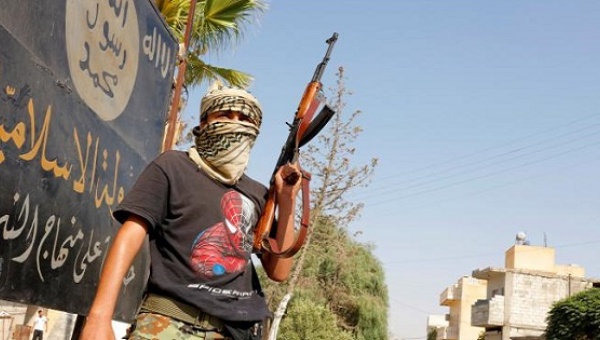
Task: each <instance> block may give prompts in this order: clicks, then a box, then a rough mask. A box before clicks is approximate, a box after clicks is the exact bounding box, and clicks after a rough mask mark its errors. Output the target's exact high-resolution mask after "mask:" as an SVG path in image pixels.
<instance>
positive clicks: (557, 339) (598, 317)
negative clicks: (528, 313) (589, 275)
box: [546, 288, 600, 340]
mask: <svg viewBox="0 0 600 340" xmlns="http://www.w3.org/2000/svg"><path fill="white" fill-rule="evenodd" d="M546 321H547V323H548V325H547V328H546V339H547V340H598V339H600V289H597V288H593V289H588V290H585V291H583V292H580V293H578V294H575V295H573V296H571V297H569V298H566V299H564V300H561V301H558V302H556V303H555V304H554V305H553V306H552V309H551V310H550V312H549V313H548V317H547V318H546Z"/></svg>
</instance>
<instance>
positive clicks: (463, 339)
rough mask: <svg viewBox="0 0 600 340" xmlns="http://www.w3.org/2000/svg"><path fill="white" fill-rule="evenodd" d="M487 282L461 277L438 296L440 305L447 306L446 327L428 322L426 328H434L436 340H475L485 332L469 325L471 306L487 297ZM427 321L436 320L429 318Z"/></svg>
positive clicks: (480, 328)
mask: <svg viewBox="0 0 600 340" xmlns="http://www.w3.org/2000/svg"><path fill="white" fill-rule="evenodd" d="M486 292H487V281H485V280H479V279H476V278H474V277H470V276H463V277H462V278H460V279H459V280H458V281H457V282H456V283H455V284H453V285H452V286H450V287H448V288H446V289H445V290H444V291H443V292H442V294H440V305H442V306H448V307H449V309H450V311H449V313H448V314H447V315H446V316H445V320H446V321H447V324H446V325H442V326H438V325H434V324H432V323H431V322H430V321H428V328H429V329H431V328H432V327H435V329H436V332H437V338H436V339H437V340H476V339H477V337H478V336H479V334H481V333H482V332H483V331H485V329H484V328H482V327H475V326H472V325H471V306H472V305H473V304H474V303H475V301H477V300H478V299H484V298H485V297H486V296H487V295H486ZM429 320H438V319H436V318H433V316H430V318H429Z"/></svg>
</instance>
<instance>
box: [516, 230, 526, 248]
mask: <svg viewBox="0 0 600 340" xmlns="http://www.w3.org/2000/svg"><path fill="white" fill-rule="evenodd" d="M515 244H519V245H525V246H528V245H529V240H528V239H527V234H526V233H525V232H524V231H519V232H518V233H517V236H516V237H515Z"/></svg>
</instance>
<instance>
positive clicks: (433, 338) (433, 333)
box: [427, 328, 479, 340]
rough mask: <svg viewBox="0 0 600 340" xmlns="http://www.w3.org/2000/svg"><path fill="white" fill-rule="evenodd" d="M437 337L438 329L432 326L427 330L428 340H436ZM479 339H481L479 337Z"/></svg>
mask: <svg viewBox="0 0 600 340" xmlns="http://www.w3.org/2000/svg"><path fill="white" fill-rule="evenodd" d="M436 339H437V329H435V328H432V329H430V330H429V332H427V340H436ZM477 340H479V339H477Z"/></svg>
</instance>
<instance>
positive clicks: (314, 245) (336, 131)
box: [267, 67, 388, 340]
mask: <svg viewBox="0 0 600 340" xmlns="http://www.w3.org/2000/svg"><path fill="white" fill-rule="evenodd" d="M337 76H338V81H337V88H335V89H331V91H332V93H333V94H334V96H333V100H332V101H331V102H330V106H331V107H332V108H334V110H335V111H336V112H337V113H336V115H335V116H334V117H333V118H332V121H331V122H330V123H329V125H328V128H326V130H325V131H323V133H321V134H320V135H319V136H318V137H317V140H316V142H314V141H313V143H312V144H309V146H308V148H307V150H306V151H305V152H303V154H302V165H303V167H304V168H305V169H307V170H309V172H311V173H312V175H313V181H312V184H313V190H312V193H311V196H312V198H313V201H312V205H311V226H312V229H311V233H309V235H308V236H307V239H306V242H305V244H304V247H303V248H302V250H301V252H300V253H299V255H298V257H297V259H296V263H295V267H294V270H293V272H292V274H291V275H290V279H289V280H288V281H287V282H285V283H283V284H270V285H269V286H268V287H267V290H268V294H269V296H270V297H271V301H270V302H271V306H272V307H273V308H274V309H275V316H274V319H273V324H272V327H271V331H270V334H269V339H270V340H275V339H277V338H279V339H284V340H285V339H295V338H296V337H300V338H301V336H302V334H301V333H299V332H301V330H299V329H296V327H293V326H290V323H292V324H297V321H296V320H297V317H296V315H295V313H297V311H298V309H297V308H298V307H297V306H298V305H301V306H305V305H307V304H309V303H311V304H315V305H318V306H322V307H323V308H326V309H327V310H329V311H330V312H331V313H332V314H333V315H335V319H336V326H337V332H338V333H339V334H343V335H340V336H345V334H350V335H351V336H352V337H351V338H352V339H381V340H385V339H387V337H388V335H387V307H388V306H387V299H388V297H387V288H386V287H385V284H384V273H383V269H382V266H381V264H380V263H379V261H378V260H377V259H376V258H375V257H374V256H373V255H372V252H371V248H370V247H369V246H365V245H362V244H359V243H357V242H356V241H355V240H354V239H353V237H352V236H349V235H348V234H347V226H348V224H349V223H350V222H352V221H353V220H355V219H356V218H357V217H358V216H359V213H360V209H361V208H362V204H359V203H355V202H351V201H349V200H347V199H346V196H347V194H348V193H349V192H351V191H352V190H353V189H356V188H358V187H361V186H366V185H367V184H368V181H369V179H370V176H371V175H372V173H373V171H374V169H375V167H376V165H377V159H376V158H373V159H371V161H370V162H369V163H368V164H365V165H362V166H354V165H353V164H352V162H351V160H352V157H353V156H354V154H355V152H356V149H355V148H354V147H353V142H354V141H355V140H356V138H357V137H358V136H359V135H360V133H361V132H362V129H361V128H360V127H359V126H357V125H356V123H355V120H356V118H357V117H358V116H359V115H360V111H355V112H354V113H351V114H346V115H344V112H343V111H344V107H345V97H346V96H347V95H350V94H351V93H350V92H349V91H347V89H346V88H345V84H344V81H345V78H344V69H343V68H342V67H340V68H339V69H338V73H337ZM292 297H293V299H292ZM288 305H289V310H288ZM284 316H285V318H284ZM322 320H323V322H325V319H322ZM280 324H281V334H280V336H279V337H278V332H279V325H280ZM310 327H311V328H320V327H322V325H321V324H320V323H318V322H316V323H313V324H312V325H311V326H310ZM327 339H338V337H327Z"/></svg>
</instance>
